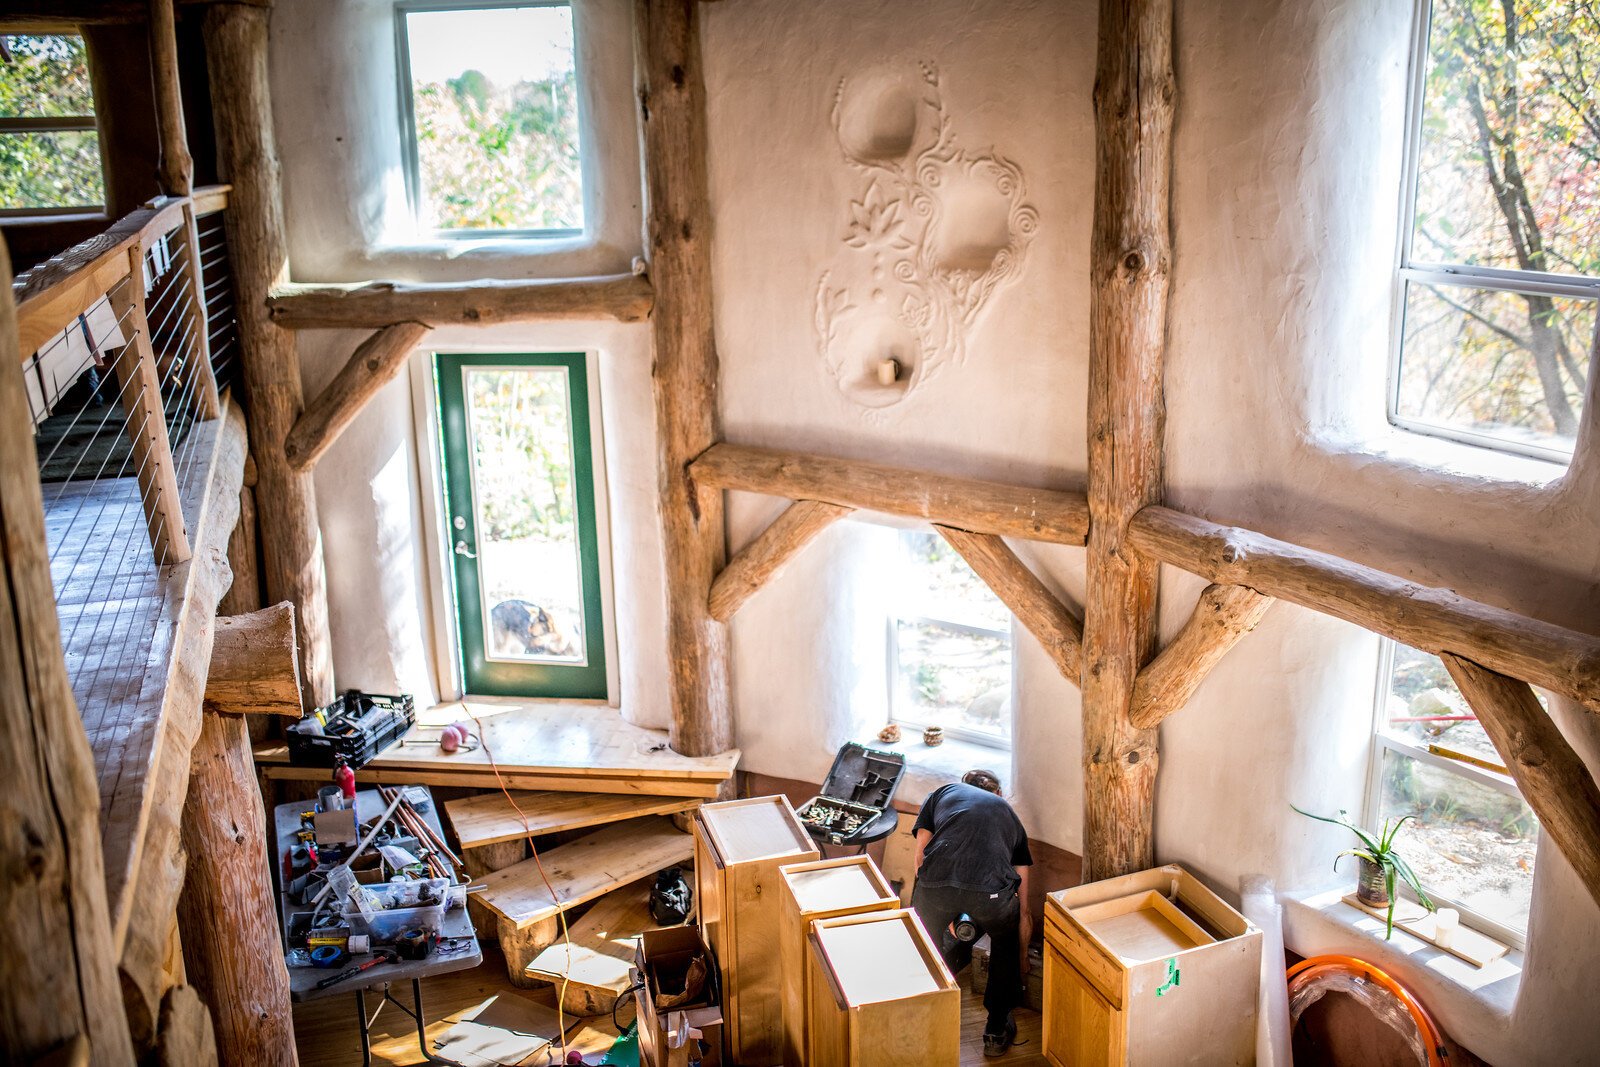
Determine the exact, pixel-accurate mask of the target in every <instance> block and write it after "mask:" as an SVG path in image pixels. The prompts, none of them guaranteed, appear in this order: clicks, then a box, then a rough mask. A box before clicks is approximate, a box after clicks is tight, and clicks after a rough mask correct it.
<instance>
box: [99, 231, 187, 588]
mask: <svg viewBox="0 0 1600 1067" xmlns="http://www.w3.org/2000/svg"><path fill="white" fill-rule="evenodd" d="M128 259H129V273H128V277H127V279H126V280H125V281H123V282H120V283H118V284H116V285H113V286H112V287H111V292H110V294H109V299H110V301H111V310H112V312H113V313H114V314H115V315H116V317H117V322H118V323H119V324H120V326H121V329H122V336H123V338H124V339H125V344H124V345H123V347H122V349H121V351H119V352H118V353H117V354H116V356H115V357H114V358H113V359H112V366H113V368H114V369H115V372H116V376H117V386H118V388H119V390H120V394H121V399H122V410H123V413H124V415H125V416H126V418H127V423H128V440H129V442H130V443H131V444H132V446H133V457H132V463H133V476H134V477H135V478H137V479H138V482H139V499H140V503H141V504H142V505H143V507H144V517H145V523H146V525H148V527H149V529H150V546H151V548H152V549H154V551H155V556H156V563H157V564H158V565H161V564H168V563H182V562H183V561H184V560H186V559H188V558H189V533H188V530H187V529H186V528H185V526H184V523H183V508H182V506H181V504H180V502H179V499H178V473H177V466H176V464H175V463H174V462H173V459H172V441H171V440H170V439H169V438H168V437H167V418H166V412H165V411H164V410H163V408H162V403H161V376H160V374H159V373H158V372H157V370H156V357H155V351H154V349H152V348H151V346H150V323H149V322H148V321H147V320H146V318H145V306H144V245H143V244H142V243H141V242H135V243H134V245H133V247H132V248H131V249H129V250H128Z"/></svg>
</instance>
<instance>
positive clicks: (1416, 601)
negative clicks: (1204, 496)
mask: <svg viewBox="0 0 1600 1067" xmlns="http://www.w3.org/2000/svg"><path fill="white" fill-rule="evenodd" d="M1128 537H1129V541H1130V542H1131V543H1132V544H1133V546H1134V547H1135V548H1136V549H1138V551H1140V552H1142V553H1146V554H1148V555H1151V556H1154V557H1155V558H1156V559H1159V560H1161V562H1163V563H1170V564H1172V565H1173V566H1176V567H1182V568H1183V569H1184V570H1186V571H1189V572H1190V573H1192V574H1198V575H1200V576H1201V577H1203V578H1207V579H1210V580H1211V581H1213V582H1217V583H1219V584H1223V585H1243V586H1249V587H1250V588H1251V589H1254V590H1255V591H1256V592H1258V593H1261V594H1263V595H1264V596H1270V597H1276V598H1277V599H1279V600H1285V601H1288V602H1289V603H1291V604H1299V605H1300V606H1301V607H1305V608H1310V609H1311V610H1312V611H1320V612H1322V613H1323V614H1324V615H1331V616H1333V617H1334V618H1336V619H1343V620H1344V621H1345V622H1349V623H1354V624H1355V625H1357V626H1360V627H1363V628H1365V629H1368V630H1371V631H1373V632H1374V633H1380V634H1383V635H1384V636H1385V637H1391V638H1393V639H1394V640H1396V641H1399V642H1401V643H1402V644H1407V645H1410V646H1411V647H1413V648H1417V649H1421V650H1422V651H1424V652H1431V653H1433V654H1434V655H1436V656H1442V655H1444V654H1446V653H1450V654H1452V655H1456V656H1459V657H1461V658H1462V659H1469V660H1472V661H1473V662H1474V663H1479V664H1482V665H1483V666H1485V667H1487V668H1489V669H1490V670H1492V671H1495V672H1497V673H1500V674H1505V675H1509V676H1510V677H1512V678H1520V679H1522V680H1523V681H1526V682H1531V683H1532V684H1534V685H1536V686H1539V687H1540V688H1542V689H1548V690H1550V691H1551V692H1555V693H1560V694H1562V695H1563V696H1568V697H1571V698H1572V699H1574V700H1577V701H1580V702H1581V703H1583V704H1585V705H1587V706H1588V707H1590V708H1592V709H1594V710H1596V711H1600V637H1597V636H1595V635H1593V634H1587V633H1579V632H1578V631H1576V630H1569V629H1567V628H1565V627H1562V626H1556V625H1553V624H1551V623H1547V622H1542V621H1540V620H1538V619H1533V618H1529V617H1528V616H1526V615H1519V614H1517V613H1516V612H1514V611H1507V610H1505V609H1504V608H1497V607H1493V606H1491V605H1488V604H1484V603H1481V602H1479V601H1476V600H1469V599H1467V598H1466V597H1464V596H1460V595H1458V594H1456V593H1454V592H1452V591H1451V590H1448V589H1441V588H1438V587H1435V586H1426V585H1422V584H1421V583H1418V582H1413V581H1407V580H1406V579H1404V578H1400V577H1397V576H1395V575H1393V574H1387V573H1385V572H1383V571H1380V570H1377V569H1376V568H1373V567H1368V566H1364V565H1362V564H1360V563H1353V562H1351V561H1350V560H1347V559H1341V558H1340V557H1338V556H1335V555H1331V554H1329V553H1327V552H1319V551H1317V550H1315V549H1310V548H1302V547H1300V546H1299V545H1294V544H1290V543H1288V542H1286V541H1279V540H1276V539H1274V538H1271V537H1267V536H1265V535H1263V534H1259V533H1254V532H1252V531H1250V530H1244V529H1239V528H1238V527H1233V526H1223V525H1221V524H1219V523H1215V522H1211V521H1209V520H1207V519H1201V518H1197V517H1195V516H1193V515H1185V514H1184V513H1183V512H1181V511H1174V510H1172V509H1171V508H1165V507H1149V508H1145V509H1144V510H1143V511H1141V512H1139V514H1138V515H1136V516H1135V517H1134V519H1133V522H1132V524H1131V526H1130V528H1129V531H1128Z"/></svg>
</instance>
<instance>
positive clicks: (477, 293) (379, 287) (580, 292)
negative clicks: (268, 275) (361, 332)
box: [267, 274, 655, 330]
mask: <svg viewBox="0 0 1600 1067" xmlns="http://www.w3.org/2000/svg"><path fill="white" fill-rule="evenodd" d="M654 301H655V297H654V293H653V291H652V289H651V287H650V279H649V278H645V277H642V276H638V275H633V274H614V275H608V276H606V277H601V278H562V279H557V280H550V281H543V280H536V281H499V280H480V281H470V282H427V283H423V282H364V283H361V284H359V285H293V284H281V285H278V286H276V287H275V288H274V289H273V290H272V295H271V298H270V299H269V300H268V301H267V307H268V309H269V311H270V313H271V315H272V321H273V322H275V323H277V324H278V325H279V326H282V327H284V328H286V329H291V330H314V329H373V330H376V329H382V328H383V327H385V326H390V325H393V324H394V323H397V322H420V323H423V324H425V325H428V326H495V325H498V324H500V323H503V322H540V321H556V320H565V319H616V320H617V321H618V322H643V321H644V320H645V319H647V318H649V317H650V308H651V305H652V304H653V303H654Z"/></svg>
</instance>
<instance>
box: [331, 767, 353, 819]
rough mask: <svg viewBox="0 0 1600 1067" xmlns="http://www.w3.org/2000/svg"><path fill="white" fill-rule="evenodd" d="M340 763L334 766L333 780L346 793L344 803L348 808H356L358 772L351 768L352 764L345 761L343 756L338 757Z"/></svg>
mask: <svg viewBox="0 0 1600 1067" xmlns="http://www.w3.org/2000/svg"><path fill="white" fill-rule="evenodd" d="M338 759H339V765H338V766H337V767H335V768H334V771H333V780H334V783H335V784H337V785H338V787H339V791H340V792H341V793H343V794H344V803H345V807H347V808H354V807H355V803H356V772H355V771H352V770H351V769H350V764H348V763H346V762H345V759H344V757H343V756H340V757H338Z"/></svg>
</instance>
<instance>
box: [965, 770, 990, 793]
mask: <svg viewBox="0 0 1600 1067" xmlns="http://www.w3.org/2000/svg"><path fill="white" fill-rule="evenodd" d="M961 780H962V781H963V782H965V783H967V784H968V785H971V786H976V787H977V788H979V789H982V790H985V791H986V792H990V793H993V794H994V795H995V796H999V795H1000V776H999V775H998V774H995V773H994V772H993V771H985V770H979V769H973V770H970V771H968V772H967V773H966V774H963V775H962V776H961Z"/></svg>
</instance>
